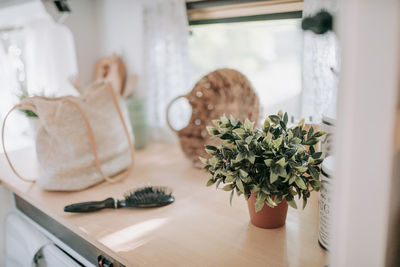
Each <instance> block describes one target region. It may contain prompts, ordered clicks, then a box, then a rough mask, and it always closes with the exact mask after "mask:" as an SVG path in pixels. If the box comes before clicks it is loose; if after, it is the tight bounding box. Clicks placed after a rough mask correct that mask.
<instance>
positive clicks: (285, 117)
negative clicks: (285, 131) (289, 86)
mask: <svg viewBox="0 0 400 267" xmlns="http://www.w3.org/2000/svg"><path fill="white" fill-rule="evenodd" d="M283 121H284V122H285V124H287V123H288V122H289V116H288V114H287V112H285V114H284V115H283Z"/></svg>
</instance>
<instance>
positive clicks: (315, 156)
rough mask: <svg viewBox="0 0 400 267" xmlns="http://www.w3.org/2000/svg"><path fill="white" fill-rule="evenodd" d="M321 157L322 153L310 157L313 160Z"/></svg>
mask: <svg viewBox="0 0 400 267" xmlns="http://www.w3.org/2000/svg"><path fill="white" fill-rule="evenodd" d="M321 156H322V152H316V153H314V154H313V155H312V158H313V159H318V158H320V157H321Z"/></svg>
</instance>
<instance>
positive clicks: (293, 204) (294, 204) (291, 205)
mask: <svg viewBox="0 0 400 267" xmlns="http://www.w3.org/2000/svg"><path fill="white" fill-rule="evenodd" d="M287 203H288V204H289V206H290V207H292V208H294V209H297V204H296V201H294V199H292V200H287Z"/></svg>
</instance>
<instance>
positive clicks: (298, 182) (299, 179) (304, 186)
mask: <svg viewBox="0 0 400 267" xmlns="http://www.w3.org/2000/svg"><path fill="white" fill-rule="evenodd" d="M294 182H295V183H296V185H297V186H298V187H299V188H301V189H303V190H306V189H307V187H306V184H305V183H304V181H303V179H302V178H301V177H297V179H296V180H295V181H294Z"/></svg>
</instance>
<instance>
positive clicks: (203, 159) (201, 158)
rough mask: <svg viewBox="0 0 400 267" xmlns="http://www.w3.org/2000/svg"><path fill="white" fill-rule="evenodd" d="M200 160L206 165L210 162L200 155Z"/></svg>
mask: <svg viewBox="0 0 400 267" xmlns="http://www.w3.org/2000/svg"><path fill="white" fill-rule="evenodd" d="M199 160H200V161H201V163H203V164H204V165H207V164H208V160H207V159H205V158H203V157H199Z"/></svg>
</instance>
